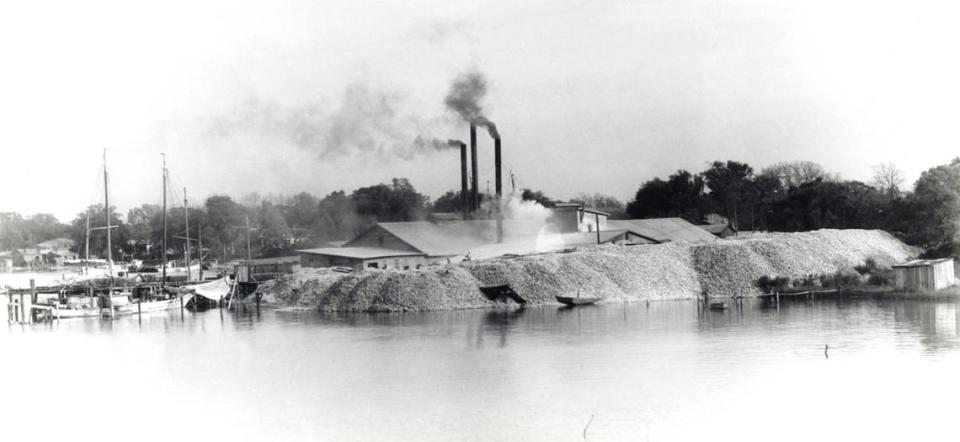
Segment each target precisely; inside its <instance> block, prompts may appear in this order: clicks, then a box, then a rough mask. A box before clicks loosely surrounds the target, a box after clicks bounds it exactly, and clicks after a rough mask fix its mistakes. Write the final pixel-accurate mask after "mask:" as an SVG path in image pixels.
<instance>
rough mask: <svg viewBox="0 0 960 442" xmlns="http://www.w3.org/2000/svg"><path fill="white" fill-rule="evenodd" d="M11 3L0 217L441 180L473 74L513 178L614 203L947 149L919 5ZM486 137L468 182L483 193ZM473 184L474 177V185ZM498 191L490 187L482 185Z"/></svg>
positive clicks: (847, 173) (958, 68) (953, 30)
mask: <svg viewBox="0 0 960 442" xmlns="http://www.w3.org/2000/svg"><path fill="white" fill-rule="evenodd" d="M471 3H472V4H466V3H462V4H455V3H454V2H449V1H409V2H392V3H387V2H364V1H357V0H349V1H299V0H297V1H277V0H270V1H252V2H251V1H236V0H231V1H196V0H191V1H176V0H164V1H156V2H144V1H138V2H132V1H115V2H114V1H98V0H87V1H83V2H76V1H29V2H28V1H20V2H3V4H2V5H0V49H2V51H0V54H2V57H3V68H2V69H0V163H2V164H3V167H2V172H0V174H2V176H3V178H4V179H3V182H4V186H3V190H2V191H0V211H8V210H13V211H19V212H21V213H24V214H29V213H35V212H49V213H54V214H56V215H57V216H58V217H60V218H61V219H62V220H64V221H66V220H68V219H70V218H72V217H73V215H74V214H76V213H77V212H79V211H81V210H82V209H83V207H84V206H86V205H87V204H89V203H92V202H100V201H102V189H98V188H97V187H96V180H97V176H98V167H100V164H101V160H102V152H103V149H104V148H106V149H108V151H107V157H108V164H109V166H110V171H111V204H115V205H117V206H118V207H119V208H120V209H121V210H124V211H125V210H126V209H127V208H129V207H130V206H132V205H135V204H139V203H141V202H159V200H160V180H161V178H160V176H161V175H160V152H165V153H166V157H167V162H168V166H169V168H170V173H171V176H172V177H173V178H174V179H175V183H176V185H177V186H178V187H183V186H185V187H187V192H188V195H189V196H190V198H191V200H192V202H194V203H196V204H199V203H200V202H201V201H202V198H204V197H206V196H208V195H210V194H214V193H228V194H231V195H233V196H236V197H239V196H241V195H243V194H246V193H248V192H254V191H256V192H260V193H285V194H286V193H294V192H299V191H309V192H312V193H315V194H318V195H323V194H327V193H329V192H331V191H334V190H340V189H343V190H347V191H350V190H352V189H354V188H356V187H359V186H363V185H371V184H375V183H379V182H389V180H390V178H392V177H398V176H403V177H408V178H410V179H411V181H412V182H413V184H414V185H415V186H416V187H417V188H418V189H419V190H421V191H422V192H424V193H427V194H428V195H430V196H432V197H437V196H439V195H440V194H441V193H442V192H443V191H445V190H448V189H455V188H457V187H459V164H458V161H459V154H458V153H457V152H454V151H440V152H427V153H423V152H418V151H417V150H416V149H413V148H411V147H410V146H411V145H412V142H413V139H414V138H416V137H417V136H421V137H423V138H429V137H437V138H442V139H446V138H450V137H456V138H463V139H466V138H467V129H466V127H465V126H464V125H463V124H462V123H459V122H458V121H457V119H456V118H455V116H454V115H453V114H452V113H450V112H449V111H447V110H445V109H444V106H443V98H444V95H445V94H446V93H447V90H448V88H449V84H450V81H451V80H452V79H453V78H454V77H455V76H456V75H457V74H459V73H461V72H464V71H468V70H476V71H479V72H482V73H483V74H484V75H486V77H487V80H488V81H489V85H488V86H489V93H488V94H487V96H486V99H485V101H484V105H485V110H486V113H487V115H488V116H489V117H490V118H491V119H493V120H494V121H495V122H497V123H498V124H499V127H500V132H501V133H502V136H503V145H504V161H505V164H506V167H508V168H509V169H512V170H513V172H514V173H515V174H516V176H517V178H518V180H519V182H520V184H521V185H522V186H525V187H531V188H534V189H540V190H543V191H544V192H546V193H547V194H548V195H551V196H554V197H558V198H569V197H572V196H574V195H576V194H578V193H581V192H591V193H592V192H603V193H608V194H612V195H614V196H617V197H618V198H620V199H623V200H625V201H626V200H628V199H630V197H632V195H633V193H634V192H635V191H636V189H637V187H638V186H639V185H640V184H641V183H642V182H643V181H645V180H648V179H651V178H653V177H654V176H661V177H665V176H666V175H668V174H669V173H671V172H673V171H675V170H677V169H680V168H685V169H689V170H691V171H699V170H702V169H703V168H705V166H706V163H707V162H709V161H712V160H717V159H723V160H726V159H736V160H740V161H746V162H748V163H750V164H751V165H753V166H754V167H755V168H756V169H759V168H762V167H763V166H766V165H769V164H771V163H773V162H777V161H784V160H800V159H803V160H812V161H816V162H819V163H821V164H823V165H824V166H825V167H826V168H827V169H828V170H830V171H832V172H837V173H840V174H841V175H842V176H843V177H844V178H849V179H860V180H869V179H870V177H871V174H872V172H871V166H872V165H874V164H877V163H881V162H893V163H896V164H897V165H898V166H899V167H900V168H902V169H903V170H904V171H905V172H906V176H907V179H908V181H909V182H910V183H912V182H913V181H914V180H915V179H916V178H917V177H918V176H919V174H920V172H921V171H923V170H925V169H926V168H929V167H931V166H934V165H937V164H942V163H945V162H948V161H949V159H950V158H952V157H954V156H957V155H960V149H957V146H958V141H960V131H958V130H956V129H955V126H956V120H957V113H958V112H957V108H958V103H960V81H958V79H960V61H958V60H960V58H958V57H957V54H958V53H960V51H958V47H957V46H958V42H960V35H958V34H960V30H958V27H957V26H956V23H957V22H958V21H960V14H958V8H960V7H958V6H953V3H954V2H932V1H910V2H906V1H902V2H889V1H844V0H831V1H802V2H800V1H789V2H788V1H779V2H778V1H707V0H689V1H687V0H647V1H604V0H590V1H557V0H551V1H522V2H516V1H511V2H498V1H485V2H471ZM480 140H481V147H482V149H481V160H480V161H481V162H480V171H481V176H480V178H481V183H484V182H485V181H486V180H488V179H489V180H491V183H492V180H493V163H492V148H491V143H490V141H489V139H488V138H487V137H485V136H481V137H480ZM482 185H483V184H482ZM491 185H492V184H491Z"/></svg>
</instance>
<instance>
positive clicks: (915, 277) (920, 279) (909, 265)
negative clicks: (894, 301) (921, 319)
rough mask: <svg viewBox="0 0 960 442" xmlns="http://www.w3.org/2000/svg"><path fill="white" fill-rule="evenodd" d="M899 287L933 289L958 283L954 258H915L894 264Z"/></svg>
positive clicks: (903, 288) (908, 289) (911, 289)
mask: <svg viewBox="0 0 960 442" xmlns="http://www.w3.org/2000/svg"><path fill="white" fill-rule="evenodd" d="M893 272H894V279H895V282H896V287H897V288H898V289H902V290H907V291H933V290H940V289H944V288H947V287H951V286H954V285H956V284H957V280H956V276H955V275H954V267H953V258H943V259H915V260H913V261H908V262H905V263H903V264H897V265H894V266H893Z"/></svg>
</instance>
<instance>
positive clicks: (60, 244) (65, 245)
mask: <svg viewBox="0 0 960 442" xmlns="http://www.w3.org/2000/svg"><path fill="white" fill-rule="evenodd" d="M76 244H77V243H76V241H74V240H72V239H70V238H54V239H50V240H47V241H44V242H41V243H37V244H36V245H35V246H33V248H40V249H72V248H73V246H75V245H76Z"/></svg>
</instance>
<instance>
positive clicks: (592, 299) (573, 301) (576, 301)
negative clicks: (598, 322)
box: [556, 296, 603, 306]
mask: <svg viewBox="0 0 960 442" xmlns="http://www.w3.org/2000/svg"><path fill="white" fill-rule="evenodd" d="M556 298H557V302H559V303H561V304H563V305H568V306H577V305H590V304H596V303H597V302H599V301H600V300H602V299H603V297H602V296H580V297H574V296H557V297H556Z"/></svg>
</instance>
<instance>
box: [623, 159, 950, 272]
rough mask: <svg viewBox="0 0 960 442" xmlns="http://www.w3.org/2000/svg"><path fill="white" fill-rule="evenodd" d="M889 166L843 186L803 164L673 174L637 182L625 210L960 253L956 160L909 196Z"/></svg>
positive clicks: (732, 165)
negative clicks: (718, 218) (842, 234)
mask: <svg viewBox="0 0 960 442" xmlns="http://www.w3.org/2000/svg"><path fill="white" fill-rule="evenodd" d="M902 186H903V174H902V172H900V171H899V170H898V169H897V168H896V167H895V166H893V165H892V164H880V165H877V166H875V167H874V177H873V180H872V181H871V183H869V184H867V183H863V182H860V181H850V180H842V179H841V178H840V177H839V176H837V175H833V174H830V173H827V172H826V171H825V170H824V169H823V167H822V166H820V165H818V164H816V163H811V162H807V161H802V162H788V163H779V164H774V165H772V166H770V167H767V168H764V169H762V170H761V171H759V172H754V169H753V168H752V167H751V166H750V165H748V164H746V163H741V162H737V161H726V162H723V161H715V162H713V163H711V164H710V165H709V166H708V167H707V168H706V169H705V170H703V171H701V172H698V173H691V172H689V171H686V170H678V171H677V172H676V173H674V174H672V175H670V176H668V177H667V178H666V179H665V180H664V179H660V178H654V179H652V180H650V181H647V182H645V183H643V185H642V186H640V188H639V189H638V190H637V193H636V195H635V196H634V199H633V200H632V201H630V202H629V203H628V204H627V207H626V211H627V214H628V215H629V216H630V217H633V218H658V217H680V218H684V219H686V220H687V221H690V222H692V223H703V222H704V220H705V219H706V216H707V215H708V214H711V213H716V214H720V215H722V216H723V217H725V218H727V219H728V220H729V222H730V224H732V225H733V226H734V227H736V228H738V229H740V230H769V231H782V232H794V231H806V230H815V229H822V228H834V229H851V228H860V229H882V230H886V231H888V232H890V233H892V234H894V235H896V236H897V237H899V238H901V239H902V240H904V241H905V242H907V243H909V244H914V245H919V246H922V247H924V248H926V249H927V250H928V254H929V255H930V256H948V255H956V254H957V252H960V247H958V244H960V237H958V234H960V227H958V223H960V158H957V159H954V160H953V161H952V162H951V163H950V164H945V165H941V166H936V167H933V168H931V169H928V170H927V171H925V172H923V174H922V175H921V176H920V179H919V180H917V182H916V184H915V185H914V187H913V189H912V190H906V189H903V188H902Z"/></svg>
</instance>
